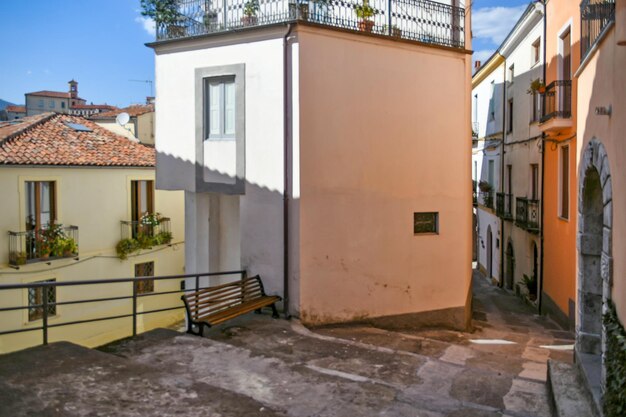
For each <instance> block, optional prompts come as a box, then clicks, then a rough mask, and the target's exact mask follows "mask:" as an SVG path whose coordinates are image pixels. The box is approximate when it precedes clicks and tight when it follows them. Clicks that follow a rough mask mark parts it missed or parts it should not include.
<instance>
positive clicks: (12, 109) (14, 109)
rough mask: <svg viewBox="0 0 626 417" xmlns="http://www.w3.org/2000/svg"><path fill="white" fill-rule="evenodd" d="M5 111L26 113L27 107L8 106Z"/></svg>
mask: <svg viewBox="0 0 626 417" xmlns="http://www.w3.org/2000/svg"><path fill="white" fill-rule="evenodd" d="M4 110H6V111H10V112H13V113H26V106H6V107H5V108H4Z"/></svg>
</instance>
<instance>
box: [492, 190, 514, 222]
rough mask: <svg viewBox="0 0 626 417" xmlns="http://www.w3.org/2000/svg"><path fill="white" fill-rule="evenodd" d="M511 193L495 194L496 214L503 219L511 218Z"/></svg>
mask: <svg viewBox="0 0 626 417" xmlns="http://www.w3.org/2000/svg"><path fill="white" fill-rule="evenodd" d="M512 206H513V194H505V193H497V194H496V215H497V216H498V217H501V218H503V219H505V220H510V219H512V218H513V207H512Z"/></svg>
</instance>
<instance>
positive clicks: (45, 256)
mask: <svg viewBox="0 0 626 417" xmlns="http://www.w3.org/2000/svg"><path fill="white" fill-rule="evenodd" d="M39 258H40V259H48V258H50V254H49V253H41V254H39Z"/></svg>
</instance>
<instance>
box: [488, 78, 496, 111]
mask: <svg viewBox="0 0 626 417" xmlns="http://www.w3.org/2000/svg"><path fill="white" fill-rule="evenodd" d="M495 91H496V84H495V81H491V94H490V97H491V98H490V99H489V120H495V118H496V101H495V97H494V94H495Z"/></svg>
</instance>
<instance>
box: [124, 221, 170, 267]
mask: <svg viewBox="0 0 626 417" xmlns="http://www.w3.org/2000/svg"><path fill="white" fill-rule="evenodd" d="M120 224H121V240H120V241H119V242H118V243H117V245H116V247H115V249H116V252H117V255H118V256H119V258H120V259H127V258H128V256H129V255H131V254H133V253H137V252H139V251H141V250H147V249H151V248H153V247H155V246H160V245H169V244H170V243H171V242H172V232H171V227H170V219H169V218H168V217H163V216H162V215H161V214H160V213H144V214H143V215H142V216H141V218H140V219H139V220H136V221H125V220H122V221H121V222H120Z"/></svg>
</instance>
